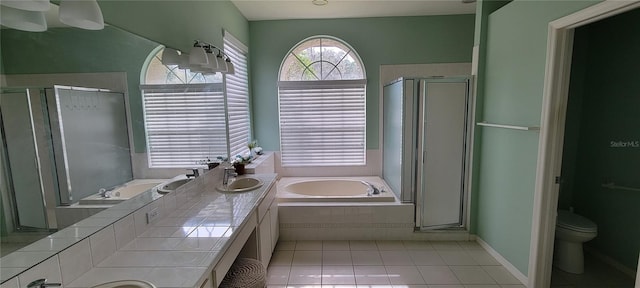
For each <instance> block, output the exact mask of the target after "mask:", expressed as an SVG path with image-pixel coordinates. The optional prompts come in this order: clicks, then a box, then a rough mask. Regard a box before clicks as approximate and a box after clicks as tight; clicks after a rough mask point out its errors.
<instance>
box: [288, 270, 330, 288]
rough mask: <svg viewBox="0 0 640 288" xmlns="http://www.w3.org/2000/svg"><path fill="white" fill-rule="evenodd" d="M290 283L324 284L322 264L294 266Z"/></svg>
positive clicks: (290, 275) (290, 273) (290, 274)
mask: <svg viewBox="0 0 640 288" xmlns="http://www.w3.org/2000/svg"><path fill="white" fill-rule="evenodd" d="M288 284H317V285H320V284H322V266H297V267H296V266H294V267H291V272H289V282H288Z"/></svg>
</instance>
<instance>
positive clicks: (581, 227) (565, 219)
mask: <svg viewBox="0 0 640 288" xmlns="http://www.w3.org/2000/svg"><path fill="white" fill-rule="evenodd" d="M556 222H557V223H556V227H559V228H564V229H568V230H572V231H577V232H587V233H590V232H597V231H598V226H597V225H596V223H593V222H592V221H591V220H589V219H587V218H584V217H582V216H580V215H578V214H575V213H571V212H569V211H566V210H558V218H557V220H556Z"/></svg>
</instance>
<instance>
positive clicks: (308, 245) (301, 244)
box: [296, 241, 322, 251]
mask: <svg viewBox="0 0 640 288" xmlns="http://www.w3.org/2000/svg"><path fill="white" fill-rule="evenodd" d="M296 250H313V251H322V241H296Z"/></svg>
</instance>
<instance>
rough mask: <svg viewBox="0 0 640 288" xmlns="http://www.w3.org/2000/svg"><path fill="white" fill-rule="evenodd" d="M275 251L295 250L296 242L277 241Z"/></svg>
mask: <svg viewBox="0 0 640 288" xmlns="http://www.w3.org/2000/svg"><path fill="white" fill-rule="evenodd" d="M276 250H296V241H278V245H276Z"/></svg>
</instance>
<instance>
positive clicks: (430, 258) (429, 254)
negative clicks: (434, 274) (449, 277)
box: [409, 250, 447, 266]
mask: <svg viewBox="0 0 640 288" xmlns="http://www.w3.org/2000/svg"><path fill="white" fill-rule="evenodd" d="M409 255H410V256H411V260H413V263H414V264H415V265H417V266H442V265H447V264H446V263H445V262H444V260H442V257H440V254H438V252H436V251H435V250H431V251H410V252H409Z"/></svg>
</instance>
